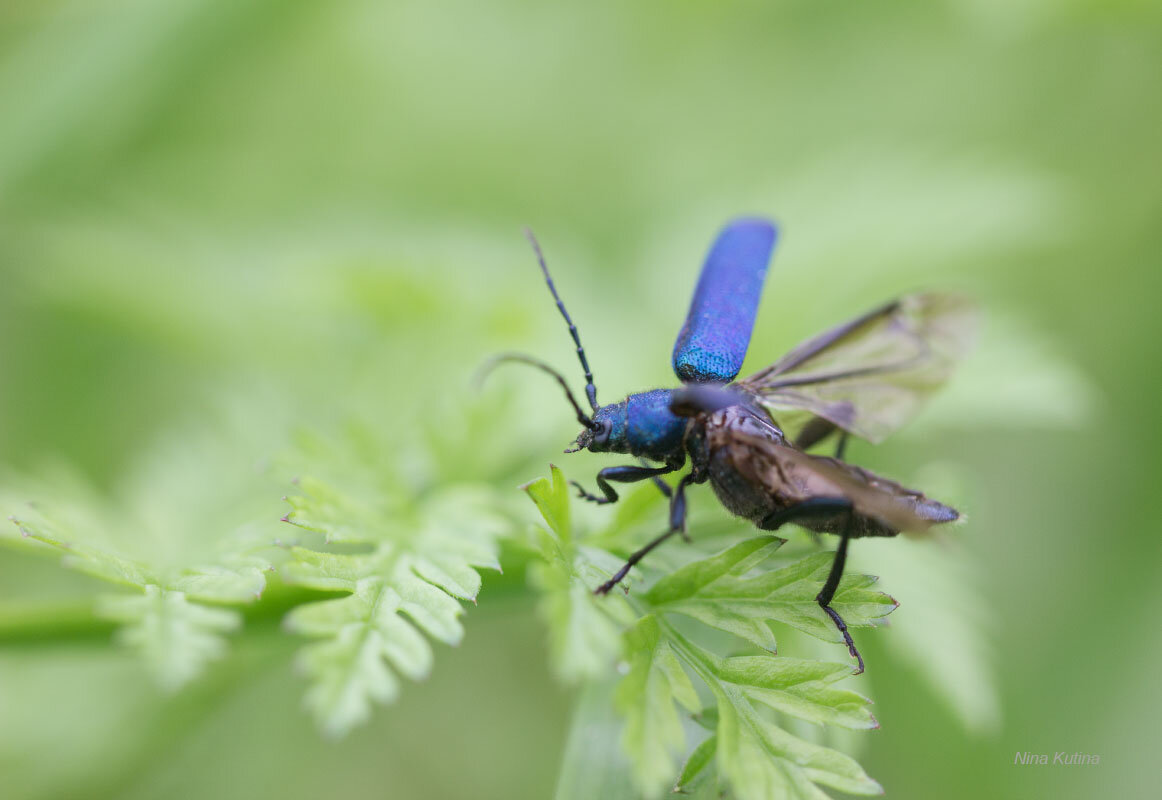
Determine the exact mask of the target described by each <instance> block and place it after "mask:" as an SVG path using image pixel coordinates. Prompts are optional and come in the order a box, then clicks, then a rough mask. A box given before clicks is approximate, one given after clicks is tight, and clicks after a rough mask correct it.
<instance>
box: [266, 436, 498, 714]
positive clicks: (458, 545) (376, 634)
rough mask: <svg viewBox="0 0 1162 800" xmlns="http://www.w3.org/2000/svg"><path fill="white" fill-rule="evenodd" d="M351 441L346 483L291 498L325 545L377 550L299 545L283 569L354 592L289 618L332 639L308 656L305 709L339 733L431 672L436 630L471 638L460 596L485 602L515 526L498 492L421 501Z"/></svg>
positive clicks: (453, 638)
mask: <svg viewBox="0 0 1162 800" xmlns="http://www.w3.org/2000/svg"><path fill="white" fill-rule="evenodd" d="M314 444H315V446H321V445H320V444H319V443H318V442H316V443H314ZM350 444H351V447H352V448H353V450H355V451H357V452H354V453H352V452H348V453H347V454H346V455H345V456H344V457H346V458H353V459H354V460H355V464H356V467H357V468H353V470H352V472H351V473H350V474H348V475H343V476H340V479H341V480H342V483H341V485H342V489H339V488H337V486H338V485H340V484H337V483H331V482H329V481H326V480H323V479H321V478H318V477H313V476H307V477H303V478H301V479H300V480H299V481H298V487H299V493H297V494H295V495H293V496H291V497H288V498H287V502H288V503H289V504H290V505H291V508H292V510H291V512H290V513H289V514H287V516H286V521H287V522H290V523H291V524H293V525H297V526H299V527H302V528H305V529H307V530H310V531H314V532H317V533H320V534H322V535H323V537H324V545H323V547H324V548H325V547H326V546H327V545H328V544H341V545H344V546H350V545H356V546H361V547H366V548H368V550H367V552H356V553H336V552H330V551H328V550H325V549H318V548H316V547H313V546H307V545H304V544H300V545H296V546H293V547H291V548H290V549H289V553H290V556H291V560H290V562H289V563H287V564H285V565H284V566H283V568H282V575H283V579H284V580H285V581H286V582H288V583H293V584H296V585H299V586H305V587H308V588H312V589H318V590H321V591H340V592H350V593H351V594H350V596H348V597H344V598H338V599H333V600H323V601H319V602H315V603H307V604H305V605H302V606H299V607H298V608H296V609H294V610H293V611H292V612H290V613H289V614H288V615H287V617H286V620H285V625H286V628H287V629H288V630H290V631H293V632H296V633H300V634H302V635H306V636H311V637H314V638H319V639H321V641H318V642H315V643H313V644H310V645H307V646H306V647H304V648H303V650H302V651H301V653H300V655H299V659H298V663H299V665H300V667H301V669H302V671H303V672H304V673H305V675H306V676H307V678H308V680H309V681H310V683H311V685H310V687H309V688H308V690H307V694H306V704H307V706H308V708H309V709H310V710H311V712H312V714H313V715H314V716H315V718H316V720H317V722H318V724H319V726H320V727H321V729H322V730H323V731H324V732H325V733H326V734H327V735H329V736H341V735H343V734H345V733H346V732H347V731H349V730H350V729H351V728H352V727H353V726H355V725H358V724H360V723H362V722H364V721H365V720H366V719H367V718H368V717H369V716H370V713H371V709H372V707H373V706H374V704H375V703H388V702H391V701H392V700H394V699H395V698H396V697H397V696H398V694H399V680H398V678H397V674H398V675H402V676H404V677H407V678H410V679H412V680H419V679H422V678H424V677H426V676H427V675H428V673H429V672H430V670H431V664H432V659H433V654H432V649H431V645H430V644H429V643H428V641H427V639H426V638H425V634H426V635H427V636H428V637H431V638H432V639H435V640H437V641H440V642H443V643H445V644H450V645H455V644H458V643H459V642H460V640H461V639H462V638H463V635H464V628H463V626H462V625H461V623H460V619H459V618H460V616H461V614H462V613H463V608H462V607H461V605H460V602H459V601H460V600H469V601H473V602H474V601H475V599H476V595H477V594H478V593H479V591H480V586H481V579H480V574H479V573H478V572H477V569H478V568H485V567H489V568H499V563H498V561H497V544H496V538H497V536H499V534H500V533H501V532H502V530H503V529H504V528H505V527H506V523H505V522H504V520H503V519H502V518H501V517H500V516H499V515H498V514H497V512H496V509H495V507H494V506H493V504H492V503H491V502H490V500H489V498H488V496H487V495H485V494H483V493H481V492H480V491H478V490H476V489H473V488H471V487H449V488H444V489H441V490H439V491H434V492H431V493H429V494H426V495H424V496H422V497H421V498H419V499H417V498H416V497H414V496H411V495H405V494H401V493H400V489H399V488H398V484H397V483H394V482H389V483H388V484H387V485H380V484H379V483H378V482H377V481H376V476H377V475H378V474H379V473H378V471H377V470H376V469H375V468H374V465H372V464H364V463H363V462H362V461H361V460H360V459H362V458H371V459H374V458H375V455H374V454H373V453H367V452H365V451H363V450H362V449H361V448H359V447H358V445H359V443H358V442H352V443H350ZM312 452H313V454H314V455H318V453H317V452H316V451H312ZM332 455H333V456H334V454H332ZM340 463H342V462H340ZM369 481H370V483H369Z"/></svg>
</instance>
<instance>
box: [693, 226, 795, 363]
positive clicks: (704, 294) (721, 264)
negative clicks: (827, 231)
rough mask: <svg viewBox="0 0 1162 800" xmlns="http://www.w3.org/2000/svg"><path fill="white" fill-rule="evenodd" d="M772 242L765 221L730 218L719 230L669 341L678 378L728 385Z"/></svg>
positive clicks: (751, 323)
mask: <svg viewBox="0 0 1162 800" xmlns="http://www.w3.org/2000/svg"><path fill="white" fill-rule="evenodd" d="M774 246H775V226H774V225H773V224H772V223H771V222H770V221H769V220H765V219H738V220H734V221H733V222H731V223H729V224H728V225H727V226H726V227H725V228H723V229H722V232H721V233H719V234H718V238H717V239H716V240H715V241H714V245H713V246H712V247H711V248H710V253H709V255H707V256H706V262H705V264H704V265H703V266H702V274H701V276H700V277H699V278H698V286H697V288H696V289H695V290H694V299H693V301H692V302H691V303H690V311H689V313H688V314H687V315H686V322H685V324H684V325H683V326H682V331H681V333H679V334H678V340H677V342H675V344H674V372H676V373H677V375H678V377H679V378H681V379H682V380H683V381H685V382H687V383H708V382H716V383H728V382H730V381H732V380H734V378H735V377H736V376H737V375H738V373H739V370H741V369H742V361H743V358H744V357H745V356H746V350H747V347H748V346H749V345H750V336H751V331H752V330H753V329H754V321H755V315H756V313H757V312H758V305H759V297H760V296H761V295H762V291H763V281H764V280H765V279H766V276H767V264H768V263H769V262H770V260H771V252H772V251H773V250H774Z"/></svg>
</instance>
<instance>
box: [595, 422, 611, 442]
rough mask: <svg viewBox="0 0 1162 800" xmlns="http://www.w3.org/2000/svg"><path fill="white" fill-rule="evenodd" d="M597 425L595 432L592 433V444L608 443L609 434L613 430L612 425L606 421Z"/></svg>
mask: <svg viewBox="0 0 1162 800" xmlns="http://www.w3.org/2000/svg"><path fill="white" fill-rule="evenodd" d="M597 425H598V427H597V430H596V431H594V432H593V443H594V444H605V443H606V442H608V441H609V432H610V431H611V430H613V423H611V422H608V421H606V422H599V423H597Z"/></svg>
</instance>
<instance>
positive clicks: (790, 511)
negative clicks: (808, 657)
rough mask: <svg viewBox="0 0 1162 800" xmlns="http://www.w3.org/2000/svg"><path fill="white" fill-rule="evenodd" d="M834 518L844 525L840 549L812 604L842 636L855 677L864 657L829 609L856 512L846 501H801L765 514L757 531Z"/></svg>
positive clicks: (843, 623) (860, 669) (827, 499)
mask: <svg viewBox="0 0 1162 800" xmlns="http://www.w3.org/2000/svg"><path fill="white" fill-rule="evenodd" d="M837 514H842V515H843V525H842V527H841V528H840V530H839V547H837V548H836V549H835V558H834V559H833V560H832V562H831V572H829V573H828V574H827V580H826V581H825V582H824V583H823V588H822V589H820V590H819V594H817V595H815V602H817V603H818V604H819V606H820V607H821V608H822V609H823V610H824V611H825V612H827V616H829V617H831V621H832V622H834V623H835V627H836V629H837V630H838V631H839V633H840V635H842V636H843V642H844V644H846V645H847V652H849V653H851V657H852V658H854V659H855V660H856V663H857V664H858V666H857V667H856V670H855V674H856V675H859V674H860V673H862V672H863V669H864V664H863V656H861V655H860V654H859V649H858V648H856V646H855V642H854V641H853V640H852V638H851V633H850V632H849V631H848V630H847V623H846V622H844V621H843V617H841V616H839V612H838V611H836V610H835V609H834V608H832V607H831V601H832V599H834V597H835V590H836V589H838V588H839V581H840V579H841V578H843V568H844V565H845V564H846V563H847V546H848V543H849V542H850V541H851V535H852V533H853V532H854V531H853V529H854V527H855V509H854V508H853V507H852V504H851V501H850V500H848V499H847V498H845V497H813V498H811V499H810V500H804V501H803V502H801V503H796V504H795V505H793V506H789V507H788V508H783V509H780V510H778V511H775V512H773V513H771V514H768V515H767V516H766V517H764V518H763V519H762V520H760V521H759V523H758V527H759V528H761V529H762V530H766V531H773V530H776V529H778V528H779V527H781V526H782V525H785V524H786V523H788V522H799V521H802V520H807V519H811V518H814V519H817V520H818V519H820V518H822V519H827V518H829V517H834V516H836V515H837Z"/></svg>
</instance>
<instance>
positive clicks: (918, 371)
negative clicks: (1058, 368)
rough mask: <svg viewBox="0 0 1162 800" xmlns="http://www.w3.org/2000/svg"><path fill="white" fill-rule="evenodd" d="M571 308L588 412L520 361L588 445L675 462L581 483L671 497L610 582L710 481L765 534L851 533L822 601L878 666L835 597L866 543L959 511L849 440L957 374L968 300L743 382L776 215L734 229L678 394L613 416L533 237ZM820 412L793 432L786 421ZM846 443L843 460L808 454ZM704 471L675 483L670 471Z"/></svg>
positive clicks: (893, 314)
mask: <svg viewBox="0 0 1162 800" xmlns="http://www.w3.org/2000/svg"><path fill="white" fill-rule="evenodd" d="M526 235H527V236H528V238H529V241H530V243H531V244H532V245H533V249H534V251H535V253H536V256H537V261H538V263H539V264H540V267H541V271H542V273H543V274H544V277H545V281H546V283H547V284H548V287H549V291H550V292H551V293H552V296H553V299H554V300H555V301H556V304H557V309H558V310H559V311H560V313H561V316H562V317H564V319H565V322H566V324H567V325H568V327H569V333H570V335H571V336H572V338H573V342H574V344H575V345H576V346H577V356H578V358H579V360H580V362H581V367H582V370H583V371H584V373H585V395H586V399H587V400H588V401H589V406H590V408H591V413H587V412H585V411H584V410H583V409H582V408H581V406H580V404H579V403H578V402H577V400H576V398H575V397H574V395H573V393H572V391H571V390H570V389H569V386H568V382H567V381H566V380H565V378H564V377H563V376H562V375H561V374H560V373H559V372H557V371H556V370H554V369H553V368H552V367H550V366H549V365H547V364H545V363H543V362H541V361H538V360H537V359H535V358H532V357H530V356H526V355H523V354H506V355H502V356H499V357H497V359H495V361H496V362H500V361H520V362H524V363H527V364H530V365H532V366H534V367H536V368H538V369H540V370H543V371H545V372H547V373H549V374H550V375H552V376H553V377H554V378H555V379H556V380H557V381H558V383H560V385H561V386H562V388H563V389H564V391H565V395H566V398H567V399H568V401H569V403H570V404H571V405H572V407H573V410H574V412H575V413H576V416H577V420H578V422H580V423H581V425H582V426H583V428H582V431H581V433H580V434H579V435H578V436H577V439H576V442H575V444H576V447H574V448H571V449H570V450H567V451H566V452H575V451H576V450H580V449H588V450H590V451H593V452H599V453H624V454H628V455H632V456H637V457H638V458H639V459H642V460H644V461H649V462H655V463H657V464H660V466H649V465H646V464H641V463H639V464H632V465H621V466H613V467H606V468H605V469H602V470H601V471H600V472H598V473H597V479H596V480H597V486H598V489H599V490H600V494H591V493H589V492H587V491H585V489H584V488H583V487H581V486H580V485H579V484H576V483H574V485H575V486H576V487H577V489H578V491H579V493H580V496H581V497H583V498H584V499H586V500H589V501H591V502H595V503H599V504H606V503H614V502H616V501H617V499H618V495H617V491H616V490H615V489H614V488H613V486H612V485H611V483H633V482H637V481H642V480H651V479H652V480H653V481H654V482H655V483H656V484H657V485H658V488H659V489H660V490H661V491H662V492H663V493H664V494H665V495H666V496H667V497H669V498H670V514H669V517H670V524H669V527H668V528H667V530H666V531H665V532H664V533H662V534H661V535H660V536H658V537H657V538H655V539H654V540H653V541H651V542H649V543H648V544H646V545H645V546H644V547H642V548H641V549H640V550H638V551H636V552H634V553H633V554H631V555H630V556H629V558H628V559H627V561H626V563H625V565H624V566H623V567H622V568H621V569H619V570H618V571H617V572H615V573H614V574H613V575H612V576H611V577H610V579H609V580H608V581H606V582H605V583H604V584H602V585H601V586H599V587H598V588H597V590H596V591H597V593H598V594H605V593H607V592H608V591H609V590H610V589H612V588H613V587H614V586H616V585H617V584H618V583H619V582H621V581H622V580H623V579H624V578H625V576H626V575H627V574H628V573H629V570H630V569H631V568H633V566H634V565H636V564H637V563H638V562H639V561H641V560H642V558H644V557H645V555H646V554H647V553H649V552H650V551H651V550H653V549H654V548H655V547H657V546H658V545H660V544H661V543H662V542H664V541H665V540H666V539H667V538H669V537H670V536H672V535H673V534H675V533H677V532H680V531H682V532H684V531H685V523H686V498H685V490H686V487H687V486H688V485H690V484H692V483H693V484H697V483H704V482H707V481H708V482H709V483H710V485H711V487H712V488H713V490H714V493H715V495H716V496H717V497H718V499H719V500H720V502H722V504H723V505H724V506H725V507H726V508H727V509H728V510H729V511H731V512H732V513H734V514H736V515H738V516H740V517H743V518H745V519H748V520H749V521H750V522H752V523H753V524H754V525H755V526H756V527H758V528H760V529H762V530H768V531H773V530H777V529H778V528H779V527H781V526H782V525H784V524H786V523H789V522H793V523H796V524H798V525H800V526H802V527H804V528H807V529H808V530H811V531H815V532H818V533H830V534H836V535H838V536H839V537H840V538H839V546H838V547H837V548H836V551H835V558H834V560H833V562H832V568H831V571H830V573H829V574H828V577H827V580H826V582H825V583H824V585H823V587H822V589H821V590H820V592H819V594H818V595H817V597H816V601H817V602H818V603H819V605H820V606H821V607H822V608H823V610H824V611H825V612H826V613H827V614H828V615H829V616H830V617H831V619H832V620H833V621H834V623H835V625H836V627H837V629H838V630H839V632H840V633H841V634H842V636H843V639H844V641H845V643H846V644H847V647H848V650H849V652H850V653H851V655H852V657H853V658H855V659H856V661H857V662H858V668H857V672H862V671H863V659H862V657H861V656H860V655H859V651H858V650H857V649H856V647H855V644H854V642H853V641H852V638H851V635H850V633H849V632H848V630H847V626H846V624H845V623H844V621H843V619H842V618H841V617H840V616H839V614H838V613H836V611H835V610H834V609H832V608H831V606H830V602H831V599H832V598H833V596H834V594H835V590H836V588H837V587H838V585H839V580H840V578H841V577H842V575H843V568H844V564H845V560H846V556H847V549H848V543H849V540H850V539H853V538H859V537H863V536H895V535H896V534H898V533H900V532H903V531H911V532H923V531H926V530H927V529H928V528H930V527H931V526H933V525H936V524H941V523H946V522H952V521H954V520H956V519H958V518H959V513H958V512H957V511H956V510H955V509H953V508H951V507H949V506H947V505H944V504H942V503H939V502H937V501H935V500H932V499H929V498H927V497H926V496H924V495H923V494H922V493H920V492H917V491H914V490H911V489H907V488H905V487H903V486H901V485H900V484H898V483H895V482H893V481H890V480H888V479H886V478H883V477H881V476H878V475H875V474H873V473H871V472H869V471H867V470H864V469H861V468H860V467H857V466H854V465H852V464H848V463H846V462H845V461H843V460H842V457H843V452H844V446H845V444H846V442H847V437H848V435H849V434H855V435H857V436H860V437H863V438H866V439H868V440H870V441H872V442H878V441H880V440H882V439H883V438H884V437H885V436H887V435H888V434H889V433H891V432H892V431H894V430H895V429H896V428H898V427H900V426H901V425H903V424H904V422H906V421H907V419H908V418H910V417H911V416H912V415H913V414H914V413H915V411H916V410H917V409H918V408H919V406H920V404H921V402H922V401H923V400H924V399H925V398H926V397H927V395H929V394H930V393H931V392H932V391H933V390H934V389H935V388H937V387H938V386H939V385H940V384H941V383H942V382H943V381H944V380H945V379H946V378H947V377H948V375H949V373H950V372H951V369H952V366H953V365H954V364H955V362H956V361H957V360H958V359H959V358H960V357H961V356H962V355H963V353H964V352H965V350H966V349H967V345H968V343H969V341H970V340H971V338H972V337H971V331H972V328H973V327H974V322H975V313H974V310H973V308H972V306H971V304H969V303H968V302H967V301H965V300H964V299H963V298H960V297H957V296H954V295H946V294H935V293H929V294H914V295H906V296H904V297H901V298H899V299H897V300H894V301H891V302H889V303H886V304H884V305H882V306H880V307H878V308H876V309H873V310H872V311H870V312H868V313H867V314H864V315H863V316H861V317H858V318H856V319H854V320H851V321H850V322H847V323H844V324H842V325H838V326H836V327H834V328H832V329H830V330H828V331H826V332H825V333H823V334H821V335H819V336H816V337H814V338H812V339H809V340H807V341H806V342H803V343H802V344H800V345H799V346H798V347H795V348H794V349H792V350H791V351H790V352H789V353H787V355H786V356H784V357H783V358H781V359H780V360H778V361H776V362H775V363H774V364H771V365H770V366H768V367H766V368H764V369H762V370H760V371H759V372H757V373H755V374H754V375H752V376H750V377H749V378H746V379H744V380H741V381H737V382H734V381H735V378H736V377H737V376H738V374H739V372H740V371H741V369H742V364H743V360H744V358H745V356H746V352H747V349H748V347H749V345H750V340H751V333H752V331H753V328H754V323H755V318H756V314H757V311H758V303H759V298H760V296H761V294H762V288H763V284H764V282H765V279H766V273H767V267H768V265H769V263H770V259H771V255H772V253H773V250H774V246H775V240H776V238H777V234H776V228H775V225H774V224H773V223H772V222H770V221H768V220H765V219H758V218H741V219H737V220H734V221H732V222H730V223H728V224H727V225H726V226H725V227H724V228H723V229H722V230H721V231H720V232H719V234H718V237H717V238H716V239H715V241H714V244H713V245H712V246H711V248H710V252H709V254H708V255H707V257H706V259H705V261H704V264H703V267H702V272H701V275H700V276H699V279H698V285H697V287H696V288H695V291H694V298H693V300H692V301H691V304H690V310H689V312H688V313H687V315H686V320H685V323H684V324H683V326H682V329H681V331H680V332H679V334H678V338H677V341H676V342H675V344H674V352H673V366H674V373H675V374H676V375H677V377H678V378H679V380H680V381H681V382H682V386H681V387H679V388H677V389H651V390H649V391H645V392H639V393H636V394H631V395H629V396H628V397H626V398H625V399H624V400H621V401H619V402H616V403H610V404H608V405H605V406H601V405H599V404H598V402H597V389H596V386H595V384H594V382H593V373H592V371H591V370H590V368H589V362H588V359H587V357H586V355H585V349H584V348H583V347H582V346H581V339H580V335H579V333H578V331H577V327H576V326H575V325H574V324H573V320H572V319H571V318H570V316H569V313H568V311H566V310H565V305H564V303H562V301H561V298H560V296H559V295H558V294H557V289H556V286H555V285H554V283H553V280H552V277H551V276H550V275H549V270H548V267H547V266H546V264H545V259H544V256H543V254H542V252H541V249H540V246H539V245H538V244H537V241H536V239H535V238H534V237H533V236H532V234H531V232H527V231H526ZM784 415H797V416H798V417H800V418H806V419H807V422H806V423H805V424H802V425H801V426H800V427H799V429H798V431H797V433H796V435H795V437H794V438H793V439H791V438H789V437H788V436H787V434H786V433H785V432H784V430H783V428H782V427H781V426H780V424H779V422H778V420H779V419H781V418H783V416H784ZM832 434H836V435H837V439H838V444H837V447H836V451H835V457H826V456H821V455H814V454H808V453H807V452H805V451H806V450H807V449H808V448H811V447H813V446H814V445H816V444H818V443H819V442H821V441H823V440H824V439H826V438H828V437H829V436H831V435H832ZM687 460H689V462H690V471H689V472H687V473H686V474H685V475H684V476H682V477H681V478H680V479H679V481H678V483H677V485H676V487H674V488H673V489H671V487H670V486H669V484H667V483H666V482H664V481H663V480H662V479H661V477H660V476H662V475H665V474H667V473H671V472H675V471H678V470H680V469H682V468H683V467H684V466H685V464H686V462H687Z"/></svg>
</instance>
